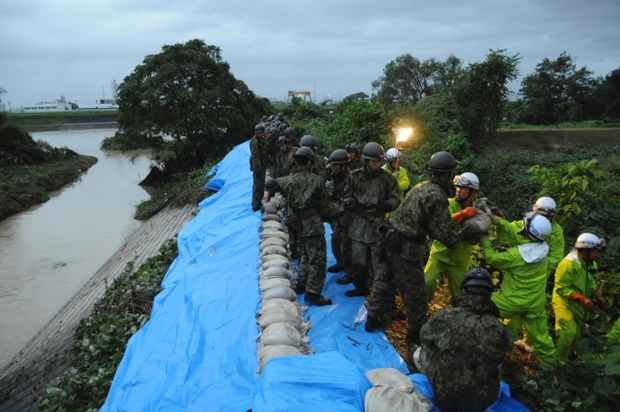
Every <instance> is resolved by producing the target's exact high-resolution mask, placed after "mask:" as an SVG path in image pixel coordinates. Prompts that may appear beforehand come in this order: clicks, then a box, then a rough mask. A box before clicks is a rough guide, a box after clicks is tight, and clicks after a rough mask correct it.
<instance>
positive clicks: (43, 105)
mask: <svg viewBox="0 0 620 412" xmlns="http://www.w3.org/2000/svg"><path fill="white" fill-rule="evenodd" d="M69 110H73V108H72V106H71V103H67V101H66V100H65V96H60V99H58V100H53V101H51V102H39V103H35V104H33V105H30V106H23V107H22V108H21V112H22V113H42V112H64V111H69Z"/></svg>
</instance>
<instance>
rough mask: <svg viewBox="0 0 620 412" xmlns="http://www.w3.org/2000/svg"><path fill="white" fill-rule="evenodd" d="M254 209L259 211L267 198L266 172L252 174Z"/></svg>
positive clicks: (260, 171)
mask: <svg viewBox="0 0 620 412" xmlns="http://www.w3.org/2000/svg"><path fill="white" fill-rule="evenodd" d="M252 180H253V184H252V209H253V210H259V209H260V208H261V206H262V200H263V197H264V196H265V170H264V169H263V170H259V171H256V170H254V171H253V172H252Z"/></svg>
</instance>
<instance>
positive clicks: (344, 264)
mask: <svg viewBox="0 0 620 412" xmlns="http://www.w3.org/2000/svg"><path fill="white" fill-rule="evenodd" d="M329 163H330V164H331V168H332V173H331V179H330V180H329V181H328V182H327V183H328V185H329V190H330V200H331V201H332V203H334V204H342V201H343V198H342V192H343V189H344V182H345V180H346V179H347V177H349V167H348V163H349V156H347V152H346V151H345V150H344V149H336V150H334V151H333V152H332V154H331V155H330V156H329ZM348 217H349V216H348V214H347V213H344V211H342V213H341V214H340V216H339V218H338V219H337V220H336V221H334V222H332V223H331V227H332V239H331V246H332V253H333V254H334V257H335V258H336V263H335V264H334V265H332V266H330V267H328V268H327V271H328V272H331V273H336V272H340V271H342V270H345V269H346V268H350V267H351V240H350V239H349V236H348V235H347V233H346V231H347V230H348V227H349V225H348V224H347V221H348ZM345 277H346V275H345ZM351 281H353V280H352V279H351ZM337 282H338V283H339V284H342V283H341V282H340V279H338V281H337ZM348 283H350V282H348Z"/></svg>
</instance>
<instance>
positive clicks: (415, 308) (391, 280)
mask: <svg viewBox="0 0 620 412" xmlns="http://www.w3.org/2000/svg"><path fill="white" fill-rule="evenodd" d="M425 259H426V250H425V248H424V246H422V245H418V244H414V243H409V242H403V248H402V250H401V251H398V252H395V251H392V250H389V249H386V250H385V254H384V259H383V263H382V264H381V265H379V267H378V269H376V271H375V282H374V285H373V290H372V294H371V295H370V299H368V302H367V303H366V309H367V310H368V315H369V316H372V317H374V318H377V319H382V318H385V315H384V313H383V312H385V310H386V308H388V309H390V308H391V307H392V305H393V300H394V294H395V288H398V290H399V291H400V295H401V298H402V300H403V306H404V307H405V311H406V312H407V327H408V333H407V343H415V342H417V341H419V339H420V329H421V328H422V325H424V324H425V323H426V320H427V317H426V310H427V304H426V284H425V283H424V260H425Z"/></svg>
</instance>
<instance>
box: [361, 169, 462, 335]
mask: <svg viewBox="0 0 620 412" xmlns="http://www.w3.org/2000/svg"><path fill="white" fill-rule="evenodd" d="M397 190H398V187H397ZM390 222H391V225H392V227H393V228H394V230H395V232H394V233H393V234H392V235H390V236H389V237H388V239H387V240H386V249H385V265H386V266H387V267H383V268H382V269H381V271H380V272H379V274H380V277H379V278H377V279H375V283H374V288H373V291H372V295H371V296H370V299H369V301H368V303H367V309H368V316H369V317H370V316H372V317H374V318H376V319H381V318H382V310H384V308H385V307H388V306H389V302H391V301H393V299H394V295H395V293H396V291H395V290H394V285H395V286H396V287H398V289H399V290H400V295H401V297H402V300H403V305H404V307H405V310H406V312H407V326H408V332H407V343H410V344H411V343H415V342H417V341H418V339H419V333H420V328H421V327H422V325H423V324H424V323H425V322H426V319H427V317H426V310H427V304H426V284H425V282H424V264H425V263H426V259H427V253H426V246H425V241H426V236H427V235H428V236H429V237H430V238H432V239H437V240H439V241H440V242H441V243H443V244H444V245H446V246H447V247H449V248H454V247H455V246H456V244H457V243H458V242H460V241H461V236H460V235H459V234H458V233H456V232H454V231H453V230H452V226H451V224H452V218H451V216H450V212H449V211H448V196H447V194H446V188H445V184H444V183H442V182H441V181H440V180H439V178H437V177H432V178H431V179H430V180H428V181H426V182H422V183H419V184H417V185H416V186H414V187H413V189H411V191H410V192H409V194H407V196H406V197H405V199H404V200H403V203H402V204H401V205H400V207H399V208H398V210H397V211H396V213H395V214H394V215H393V216H392V218H391V219H390ZM390 276H393V280H392V279H388V277H390Z"/></svg>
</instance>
